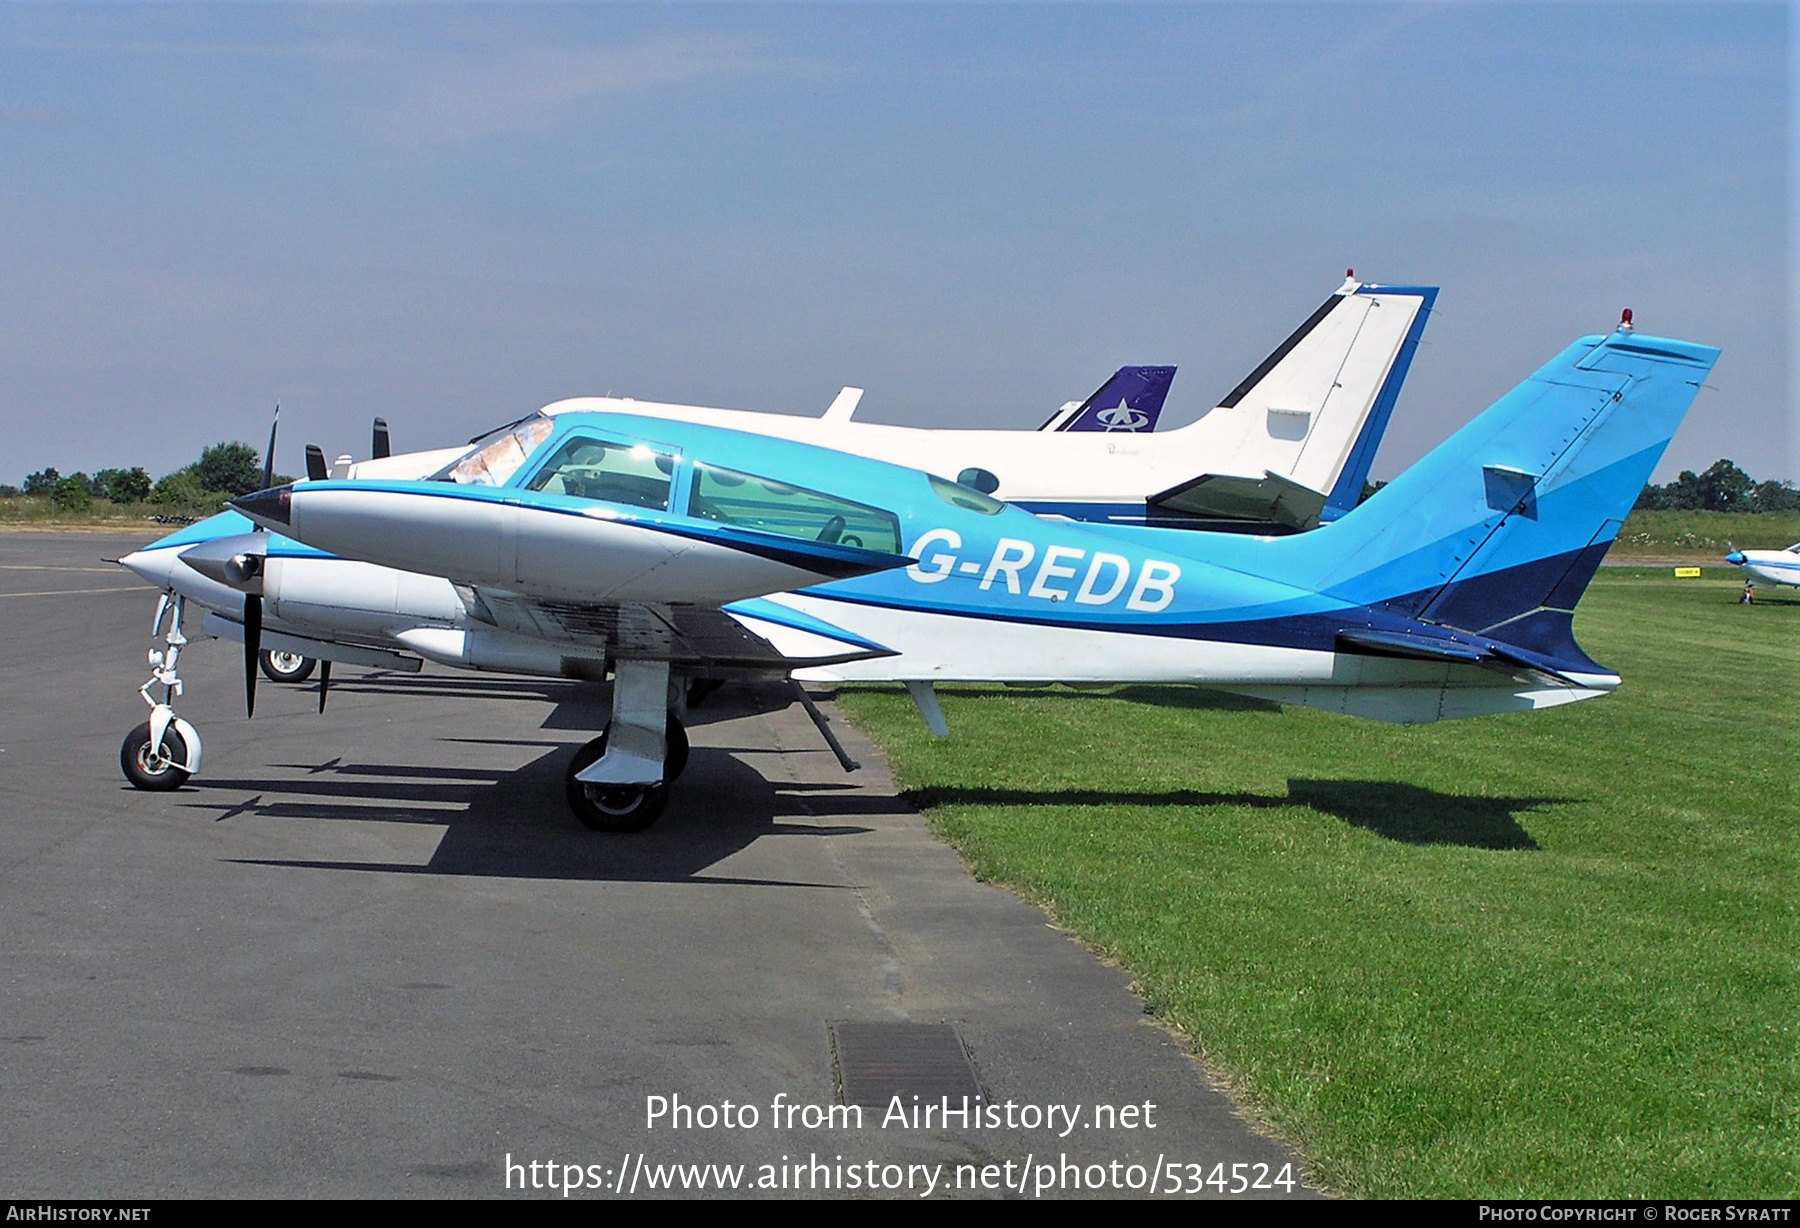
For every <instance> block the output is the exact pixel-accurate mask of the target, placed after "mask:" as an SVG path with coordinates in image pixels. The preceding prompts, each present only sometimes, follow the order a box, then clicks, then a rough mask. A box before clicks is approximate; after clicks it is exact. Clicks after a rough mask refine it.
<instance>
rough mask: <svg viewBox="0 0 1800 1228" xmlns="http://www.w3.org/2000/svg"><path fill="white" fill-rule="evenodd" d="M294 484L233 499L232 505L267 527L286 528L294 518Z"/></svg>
mask: <svg viewBox="0 0 1800 1228" xmlns="http://www.w3.org/2000/svg"><path fill="white" fill-rule="evenodd" d="M293 502H294V488H293V486H291V485H289V486H276V487H272V488H271V489H269V490H259V491H257V492H256V493H255V494H253V495H245V496H244V497H243V498H241V499H233V500H232V501H231V506H232V507H235V508H236V509H237V510H238V511H240V512H242V513H243V514H244V515H246V516H248V517H250V519H252V520H254V521H255V522H256V523H257V524H260V525H262V526H264V527H265V528H286V527H287V526H288V525H289V524H290V523H291V520H292V516H293Z"/></svg>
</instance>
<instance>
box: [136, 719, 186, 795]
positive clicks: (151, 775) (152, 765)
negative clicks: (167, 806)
mask: <svg viewBox="0 0 1800 1228" xmlns="http://www.w3.org/2000/svg"><path fill="white" fill-rule="evenodd" d="M187 762H188V746H187V742H186V741H185V740H184V739H183V738H182V736H181V734H180V733H179V732H178V731H177V730H176V729H175V727H174V726H173V725H172V724H171V725H170V726H169V727H168V728H167V729H164V730H163V734H162V737H161V738H160V739H158V738H154V737H152V736H151V732H150V722H149V721H145V722H144V723H143V724H141V725H139V726H138V727H137V728H136V729H133V730H132V731H131V732H130V733H128V734H126V735H125V741H124V743H123V744H121V745H120V747H119V767H120V768H121V769H122V770H123V771H124V773H125V779H126V780H129V781H130V782H131V783H132V784H134V785H136V786H137V787H138V788H140V789H145V790H148V791H149V792H151V793H166V792H168V791H169V790H170V789H179V788H181V786H182V785H184V784H186V783H187V781H188V776H189V772H188V771H187V768H186V767H185V766H184V765H185V764H186V763H187Z"/></svg>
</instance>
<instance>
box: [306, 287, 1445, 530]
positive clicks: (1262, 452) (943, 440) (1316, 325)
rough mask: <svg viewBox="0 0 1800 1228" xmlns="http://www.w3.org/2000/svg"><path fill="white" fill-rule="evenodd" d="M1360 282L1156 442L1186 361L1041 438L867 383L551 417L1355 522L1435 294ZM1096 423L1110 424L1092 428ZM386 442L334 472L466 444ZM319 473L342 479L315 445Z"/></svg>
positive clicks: (427, 467)
mask: <svg viewBox="0 0 1800 1228" xmlns="http://www.w3.org/2000/svg"><path fill="white" fill-rule="evenodd" d="M1346 274H1347V276H1346V278H1345V280H1344V283H1343V284H1342V285H1341V286H1339V287H1338V289H1336V290H1335V291H1333V292H1332V294H1331V295H1330V296H1329V297H1327V298H1326V300H1325V301H1324V303H1322V304H1321V305H1320V306H1319V307H1318V308H1317V309H1316V310H1315V311H1314V312H1313V313H1312V314H1311V315H1310V316H1309V317H1307V319H1306V320H1305V321H1304V322H1303V323H1302V324H1301V325H1300V327H1299V328H1297V329H1295V330H1294V332H1293V333H1292V334H1291V335H1290V336H1289V337H1288V338H1287V339H1286V340H1285V341H1283V342H1282V343H1281V344H1280V345H1279V346H1277V347H1276V348H1275V349H1274V350H1273V351H1272V352H1271V353H1270V354H1269V355H1268V356H1267V357H1266V358H1264V359H1263V360H1262V362H1260V363H1259V364H1258V365H1257V366H1256V368H1255V369H1254V370H1253V371H1251V372H1250V374H1249V375H1247V376H1246V377H1244V379H1243V380H1241V381H1240V382H1239V383H1238V385H1237V387H1235V388H1233V389H1232V390H1231V391H1230V392H1229V393H1227V394H1226V396H1225V397H1224V398H1223V399H1222V400H1221V401H1220V402H1219V404H1218V405H1217V406H1216V407H1215V408H1213V409H1211V410H1208V411H1207V412H1206V413H1205V414H1204V415H1202V416H1201V417H1200V418H1199V419H1198V420H1197V421H1195V422H1193V423H1190V424H1189V425H1187V426H1184V427H1181V428H1179V429H1176V430H1164V431H1159V432H1157V433H1155V434H1151V433H1150V431H1149V429H1148V428H1149V426H1150V425H1151V424H1153V423H1154V419H1155V415H1154V412H1146V411H1149V410H1150V398H1151V397H1152V396H1154V398H1155V400H1154V403H1155V405H1156V406H1157V407H1158V408H1160V405H1161V399H1160V398H1161V395H1162V394H1166V393H1167V391H1168V381H1167V378H1160V381H1159V376H1167V377H1172V376H1173V374H1174V368H1172V367H1124V368H1121V369H1120V370H1119V372H1118V374H1116V375H1114V376H1113V378H1112V379H1111V380H1109V381H1108V382H1107V383H1106V384H1105V385H1103V386H1102V387H1101V388H1100V389H1099V390H1098V391H1097V392H1096V393H1095V394H1094V395H1093V396H1091V397H1089V398H1088V399H1087V400H1086V401H1084V402H1081V403H1079V404H1073V403H1072V404H1071V405H1065V406H1064V407H1063V408H1062V409H1061V410H1059V411H1058V412H1057V413H1056V414H1054V415H1052V417H1051V419H1050V421H1048V422H1046V423H1045V424H1044V426H1043V427H1042V428H1040V429H1039V430H1037V431H1020V430H960V429H949V428H922V427H905V426H887V425H882V424H877V423H869V422H860V421H856V420H855V419H854V418H853V415H854V413H855V412H856V408H857V406H858V404H859V403H860V401H861V398H862V395H863V394H862V390H861V389H860V388H845V389H844V390H843V391H842V392H840V393H839V394H838V396H837V399H836V400H834V401H833V402H832V403H831V405H830V407H828V408H827V409H826V411H825V412H824V414H823V415H821V416H820V417H817V418H806V417H800V416H798V415H794V414H777V413H762V412H756V411H751V410H738V409H714V408H709V407H706V406H699V405H673V404H665V403H661V402H655V401H639V400H635V399H633V398H630V397H613V396H605V397H575V398H571V399H569V400H563V401H557V402H555V403H553V404H550V405H547V406H545V407H544V408H543V409H542V410H541V411H540V412H541V413H542V414H543V415H544V416H545V417H548V418H555V417H558V416H560V415H563V414H571V413H618V414H631V415H634V416H637V417H644V418H667V419H671V420H675V421H680V422H693V423H698V424H701V425H706V426H720V427H727V428H729V429H732V430H738V431H748V432H751V433H754V434H758V435H770V436H774V437H776V438H780V439H792V440H795V441H797V442H801V443H810V444H816V445H818V446H820V447H825V448H832V449H835V450H837V451H842V452H850V453H854V454H856V455H858V456H866V457H869V458H871V459H874V460H882V461H888V462H890V463H893V464H897V465H904V466H906V467H908V468H913V469H921V470H925V471H927V472H931V473H942V474H945V475H954V476H956V477H957V478H958V480H959V481H963V482H965V483H966V484H968V485H971V486H974V487H975V488H976V489H978V490H981V491H982V492H983V493H986V494H992V495H994V496H995V497H996V498H1001V499H1005V500H1007V501H1008V502H1011V503H1015V504H1017V505H1018V506H1020V507H1023V508H1025V509H1027V510H1028V511H1033V512H1038V513H1040V514H1045V515H1060V516H1066V517H1068V518H1070V519H1074V520H1094V521H1106V522H1109V523H1116V524H1140V525H1141V524H1156V525H1163V526H1166V527H1195V528H1240V529H1245V530H1248V531H1255V532H1294V531H1297V530H1302V529H1308V528H1313V527H1315V526H1317V525H1318V524H1320V523H1322V522H1324V521H1329V520H1333V519H1335V518H1337V517H1338V516H1341V515H1342V514H1343V513H1345V512H1347V511H1349V510H1350V509H1351V508H1353V507H1355V506H1356V504H1357V501H1358V500H1359V499H1360V498H1361V497H1362V491H1363V485H1364V483H1365V482H1366V481H1367V480H1368V476H1369V467H1370V465H1372V464H1373V463H1374V460H1375V452H1376V449H1377V448H1378V447H1379V446H1380V444H1381V438H1382V435H1383V433H1384V432H1385V431H1386V430H1387V424H1388V420H1389V418H1390V417H1391V415H1392V413H1393V409H1394V403H1395V401H1396V400H1397V399H1398V397H1399V395H1400V388H1401V385H1402V384H1403V383H1404V382H1405V379H1406V374H1407V371H1408V369H1409V368H1410V366H1411V364H1412V359H1413V354H1414V352H1415V351H1416V350H1417V348H1418V344H1419V339H1420V337H1421V335H1422V334H1423V333H1424V330H1425V324H1426V322H1427V320H1428V319H1429V318H1430V315H1431V310H1432V306H1433V304H1434V303H1435V302H1436V300H1437V293H1438V290H1437V287H1436V286H1384V285H1370V284H1364V283H1362V282H1359V281H1357V280H1356V278H1355V275H1354V270H1346ZM1136 373H1142V374H1136ZM1090 422H1091V424H1092V425H1093V426H1094V427H1095V428H1098V429H1093V430H1084V429H1082V424H1084V423H1090ZM514 425H517V424H516V423H508V424H507V426H508V427H511V426H514ZM1065 427H1066V428H1072V429H1059V428H1065ZM1127 428H1134V429H1127ZM503 429H504V428H503ZM376 438H377V448H376V452H377V456H376V458H375V459H372V460H369V461H364V462H362V463H360V464H349V463H345V462H340V464H339V465H338V466H336V467H334V468H332V469H331V471H330V474H329V476H334V477H340V478H352V479H384V480H391V479H404V478H423V477H427V476H429V475H430V474H432V473H435V472H437V471H438V470H439V469H441V468H442V467H443V466H445V465H447V464H449V463H450V462H451V461H453V460H455V459H456V458H457V457H458V456H460V455H461V454H462V452H463V451H464V450H465V449H460V448H459V449H440V450H437V451H432V452H421V453H413V454H411V455H405V456H391V457H390V456H386V455H385V452H386V448H385V447H384V446H383V441H385V439H386V432H385V429H384V428H383V426H378V427H377V434H376ZM470 442H471V443H473V442H475V441H474V440H471V441H470ZM308 476H309V477H312V478H314V479H322V478H324V477H326V476H328V475H327V470H326V466H325V463H324V455H323V453H322V452H320V451H319V450H318V449H316V448H310V449H309V455H308Z"/></svg>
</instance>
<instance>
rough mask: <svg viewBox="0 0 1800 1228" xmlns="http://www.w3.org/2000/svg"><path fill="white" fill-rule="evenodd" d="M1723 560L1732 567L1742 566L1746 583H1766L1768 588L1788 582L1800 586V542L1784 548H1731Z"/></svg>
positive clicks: (1796, 586)
mask: <svg viewBox="0 0 1800 1228" xmlns="http://www.w3.org/2000/svg"><path fill="white" fill-rule="evenodd" d="M1725 561H1726V562H1727V563H1730V564H1731V565H1732V566H1733V567H1742V568H1743V569H1744V577H1745V581H1746V582H1747V583H1750V584H1756V585H1764V584H1766V585H1768V586H1769V587H1770V588H1774V587H1776V586H1777V585H1782V584H1790V585H1793V586H1794V587H1795V588H1800V542H1795V543H1794V544H1793V545H1791V546H1789V547H1788V548H1787V549H1785V550H1733V551H1732V552H1731V553H1730V554H1728V555H1726V556H1725Z"/></svg>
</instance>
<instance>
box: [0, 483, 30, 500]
mask: <svg viewBox="0 0 1800 1228" xmlns="http://www.w3.org/2000/svg"><path fill="white" fill-rule="evenodd" d="M24 493H25V492H24V491H22V490H20V489H19V488H18V487H17V486H12V485H8V484H7V483H5V482H0V499H17V498H18V497H19V496H20V495H22V494H24Z"/></svg>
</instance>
